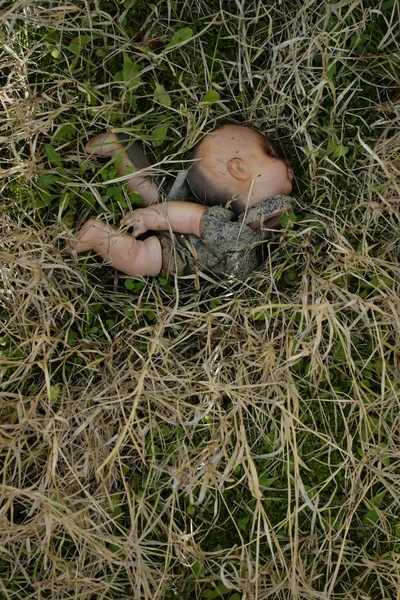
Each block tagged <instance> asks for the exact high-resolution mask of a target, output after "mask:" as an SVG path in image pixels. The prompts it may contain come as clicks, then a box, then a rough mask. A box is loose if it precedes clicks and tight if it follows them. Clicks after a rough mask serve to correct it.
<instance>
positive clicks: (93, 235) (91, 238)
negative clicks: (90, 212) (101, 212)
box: [65, 219, 103, 254]
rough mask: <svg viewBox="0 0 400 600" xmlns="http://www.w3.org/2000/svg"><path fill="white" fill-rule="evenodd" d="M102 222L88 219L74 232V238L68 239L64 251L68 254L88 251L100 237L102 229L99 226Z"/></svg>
mask: <svg viewBox="0 0 400 600" xmlns="http://www.w3.org/2000/svg"><path fill="white" fill-rule="evenodd" d="M101 225H102V223H101V222H100V221H97V220H96V219H90V220H89V221H87V222H86V223H85V224H84V226H83V227H82V228H81V229H80V230H79V231H78V232H77V233H76V235H75V237H74V239H72V240H70V241H68V243H67V246H66V248H65V249H66V251H67V252H68V253H69V254H72V253H74V252H77V253H78V254H79V253H80V252H88V251H89V250H93V248H94V247H95V246H96V245H97V243H98V242H99V237H102V235H103V231H102V229H103V228H102V227H101Z"/></svg>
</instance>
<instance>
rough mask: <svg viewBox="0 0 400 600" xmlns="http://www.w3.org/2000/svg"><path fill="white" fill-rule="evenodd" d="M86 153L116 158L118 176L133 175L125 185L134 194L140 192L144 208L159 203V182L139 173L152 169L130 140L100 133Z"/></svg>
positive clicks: (113, 134)
mask: <svg viewBox="0 0 400 600" xmlns="http://www.w3.org/2000/svg"><path fill="white" fill-rule="evenodd" d="M85 151H86V152H87V153H88V154H97V155H98V156H104V157H106V158H115V168H116V169H117V172H118V175H121V176H123V175H128V174H129V173H132V174H133V175H132V177H130V178H129V179H126V180H125V183H126V184H127V186H128V187H129V189H130V190H131V191H132V192H135V191H137V192H139V194H140V195H141V198H142V202H143V205H144V206H150V204H155V203H157V202H158V201H159V199H160V193H159V190H158V185H157V182H156V181H155V180H154V179H153V178H152V177H149V176H148V175H141V174H140V173H138V171H141V170H142V169H146V168H147V167H150V162H149V160H148V158H147V157H146V155H145V154H144V152H143V150H141V148H139V146H138V145H137V144H132V143H129V138H127V137H126V136H125V135H124V134H121V133H113V132H107V133H100V134H99V135H97V136H96V137H95V138H93V139H92V140H90V142H88V143H87V144H86V146H85ZM136 173H138V174H136Z"/></svg>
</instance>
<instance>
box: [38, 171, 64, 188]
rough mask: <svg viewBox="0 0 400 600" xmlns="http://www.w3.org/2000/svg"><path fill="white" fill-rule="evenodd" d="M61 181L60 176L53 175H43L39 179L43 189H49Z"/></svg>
mask: <svg viewBox="0 0 400 600" xmlns="http://www.w3.org/2000/svg"><path fill="white" fill-rule="evenodd" d="M60 180H61V178H60V176H59V175H52V174H51V173H45V174H44V175H41V176H40V177H39V179H38V184H39V186H40V187H42V188H48V187H50V186H52V185H53V184H54V183H57V182H58V181H60Z"/></svg>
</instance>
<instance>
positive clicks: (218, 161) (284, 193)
mask: <svg viewBox="0 0 400 600" xmlns="http://www.w3.org/2000/svg"><path fill="white" fill-rule="evenodd" d="M86 151H87V152H93V153H96V154H99V155H102V156H107V157H116V167H117V170H118V172H119V173H120V174H121V175H124V174H126V171H127V168H129V171H130V173H131V175H130V176H129V177H128V178H127V183H128V186H129V187H130V189H132V190H138V191H139V192H140V194H141V197H142V200H143V204H144V207H143V208H138V209H136V210H133V211H131V212H129V213H127V214H126V215H125V216H124V217H123V219H122V220H121V228H120V229H117V228H116V227H113V226H111V225H108V224H107V223H105V222H103V221H101V220H99V219H91V220H90V221H88V222H87V223H85V225H84V226H83V227H82V229H80V231H79V232H78V233H77V234H76V237H75V239H74V240H73V241H72V243H71V249H72V250H75V251H76V252H86V251H89V250H94V251H95V252H96V254H98V255H99V256H100V257H102V258H103V260H105V261H106V262H107V263H108V264H109V265H110V266H113V267H114V268H116V269H118V270H119V271H122V272H123V273H126V274H127V275H130V276H139V275H151V276H155V275H158V274H163V275H169V274H171V273H172V274H174V273H175V274H177V275H187V274H193V273H197V272H201V271H209V272H210V271H211V272H212V273H215V274H218V275H223V276H235V277H237V278H244V277H246V276H247V275H248V274H249V273H251V272H252V271H253V270H254V269H256V268H257V267H258V266H260V264H261V263H262V260H263V258H262V254H261V246H262V245H263V244H262V242H263V241H264V240H266V239H269V238H271V237H274V236H276V234H277V232H276V230H275V229H276V228H277V227H278V226H279V221H280V217H281V215H282V213H283V212H284V211H287V210H290V209H292V208H293V199H292V198H290V197H289V196H288V194H290V192H291V191H292V181H293V178H294V174H293V170H292V169H291V167H290V166H289V164H288V163H287V162H286V161H285V160H284V159H282V158H280V157H279V156H278V155H277V153H276V152H275V150H274V148H273V146H272V144H271V142H270V141H269V139H268V138H267V137H266V136H264V135H263V134H261V133H260V132H258V131H256V130H255V129H252V128H250V127H247V126H242V125H224V126H222V127H219V128H217V129H214V130H213V131H211V132H210V133H209V134H207V135H206V136H205V137H204V138H203V139H202V140H201V141H200V142H199V143H198V144H197V145H196V146H195V148H194V150H193V152H192V159H193V161H194V162H193V164H192V165H191V167H190V168H189V170H188V171H187V172H180V173H179V174H178V177H177V181H176V183H175V185H174V186H173V188H172V189H171V192H170V193H169V195H168V196H167V199H166V201H165V202H159V200H160V194H159V190H158V188H157V184H156V182H155V181H154V180H153V179H151V178H149V177H146V176H143V174H142V173H141V172H140V170H141V169H143V168H145V167H147V166H148V165H149V162H148V160H147V158H146V157H145V155H144V154H143V152H142V151H141V150H140V149H139V148H138V146H136V144H132V145H130V146H129V145H128V144H127V140H126V137H125V135H124V134H115V133H107V134H101V135H100V136H97V137H96V138H95V139H94V140H92V141H91V142H89V144H88V145H87V146H86ZM138 171H139V172H138ZM185 179H187V183H186V181H185ZM187 184H189V187H188V186H187ZM189 190H190V191H189ZM190 197H194V199H195V201H194V202H188V201H187V200H188V198H190ZM130 228H133V234H131V233H129V232H128V229H130ZM149 232H150V233H149ZM139 238H140V239H139Z"/></svg>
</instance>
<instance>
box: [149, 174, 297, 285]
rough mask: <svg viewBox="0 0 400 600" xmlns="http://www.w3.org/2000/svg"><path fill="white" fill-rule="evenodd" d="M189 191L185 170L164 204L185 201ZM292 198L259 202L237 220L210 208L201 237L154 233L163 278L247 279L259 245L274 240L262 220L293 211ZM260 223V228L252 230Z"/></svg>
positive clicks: (254, 266) (257, 258)
mask: <svg viewBox="0 0 400 600" xmlns="http://www.w3.org/2000/svg"><path fill="white" fill-rule="evenodd" d="M189 196H190V189H189V187H188V184H187V171H179V173H178V175H177V177H176V179H175V183H174V184H173V186H172V188H171V191H170V192H169V194H168V196H167V201H168V200H169V201H172V200H188V198H189ZM293 204H294V201H293V198H290V197H289V196H284V195H277V196H273V197H272V198H267V199H265V200H263V201H262V202H260V204H258V205H257V206H255V207H254V208H252V209H250V210H249V211H248V212H247V213H244V214H243V215H240V216H239V218H238V217H237V216H236V215H235V213H234V212H232V211H231V210H229V209H227V208H223V207H222V206H210V207H209V208H207V210H206V212H205V213H204V215H203V217H202V221H201V237H197V236H195V235H182V234H172V236H171V234H170V233H166V232H163V233H156V235H157V237H158V238H159V239H160V243H161V247H162V253H163V264H162V271H161V273H162V274H163V275H170V274H171V273H176V274H177V275H192V274H195V273H197V272H198V271H206V272H207V271H208V272H211V273H215V274H217V275H221V276H223V277H227V276H233V277H236V278H237V279H244V278H246V277H247V276H248V275H249V274H250V273H251V272H252V271H254V270H255V269H257V267H259V266H260V265H261V264H262V262H263V256H262V248H261V246H262V242H263V241H264V240H266V239H270V238H272V237H275V236H276V234H274V233H273V232H271V231H266V230H263V223H264V220H265V219H267V218H268V217H271V215H276V214H277V215H278V216H279V214H280V213H282V212H284V211H285V210H290V209H292V208H293ZM252 223H257V224H258V223H260V224H261V228H260V229H252V228H251V227H250V225H251V224H252Z"/></svg>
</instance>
